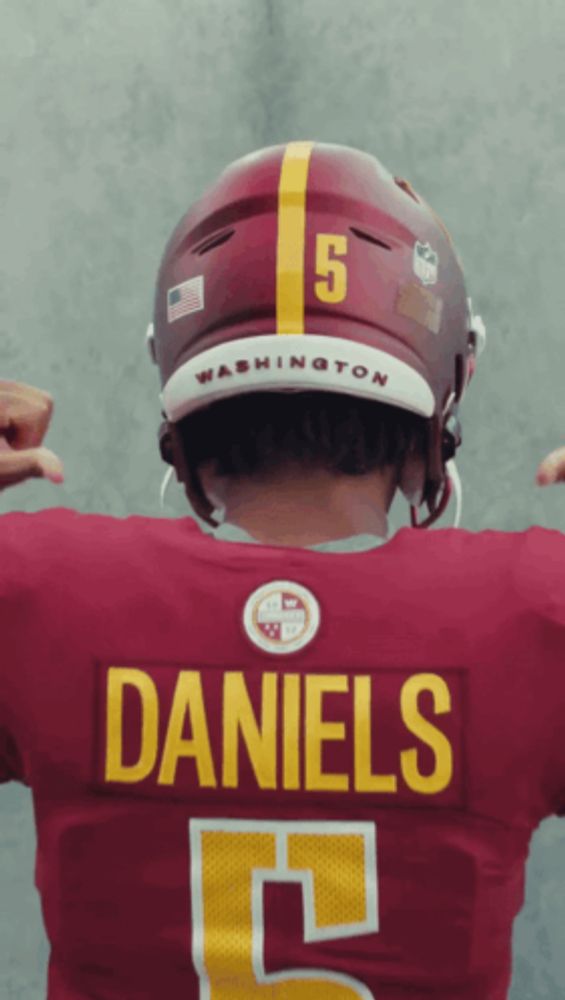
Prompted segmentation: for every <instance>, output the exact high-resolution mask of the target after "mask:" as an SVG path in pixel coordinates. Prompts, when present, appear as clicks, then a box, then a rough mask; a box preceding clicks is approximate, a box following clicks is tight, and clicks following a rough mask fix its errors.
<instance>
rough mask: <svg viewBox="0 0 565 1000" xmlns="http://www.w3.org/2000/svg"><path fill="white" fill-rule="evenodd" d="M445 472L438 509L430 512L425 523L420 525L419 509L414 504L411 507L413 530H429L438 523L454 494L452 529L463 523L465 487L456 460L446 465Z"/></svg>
mask: <svg viewBox="0 0 565 1000" xmlns="http://www.w3.org/2000/svg"><path fill="white" fill-rule="evenodd" d="M445 472H446V475H445V480H444V484H443V492H442V494H441V498H440V501H439V503H438V505H437V507H435V508H434V510H432V511H431V512H430V514H429V516H428V517H427V518H426V519H425V521H421V522H420V523H419V522H418V508H417V507H414V506H413V505H412V504H411V505H410V520H411V522H412V527H413V528H429V527H430V525H431V524H434V523H435V522H436V521H438V520H439V518H440V517H441V515H442V514H443V513H444V512H445V510H446V508H447V505H448V503H449V501H450V499H451V495H452V493H454V494H455V519H454V521H453V525H452V527H454V528H458V527H459V525H460V523H461V509H462V507H463V486H462V484H461V477H460V475H459V471H458V469H457V466H456V464H455V459H454V458H450V459H449V460H448V461H447V462H446V463H445Z"/></svg>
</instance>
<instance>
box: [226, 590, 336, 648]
mask: <svg viewBox="0 0 565 1000" xmlns="http://www.w3.org/2000/svg"><path fill="white" fill-rule="evenodd" d="M319 625H320V605H319V604H318V601H317V600H316V598H315V597H314V594H313V593H312V592H311V591H310V590H307V588H306V587H302V586H301V584H299V583H292V582H291V581H290V580H273V581H272V582H271V583H265V584H263V586H262V587H259V588H258V589H257V590H254V591H253V593H252V594H251V595H250V597H249V598H248V599H247V601H246V604H245V608H244V610H243V627H244V628H245V631H246V633H247V635H248V637H249V639H251V642H252V643H253V644H254V645H255V646H258V647H259V649H263V650H265V652H267V653H295V652H296V651H297V650H299V649H302V648H303V647H304V646H307V645H308V643H309V642H311V641H312V639H313V638H314V636H315V635H316V632H317V631H318V628H319Z"/></svg>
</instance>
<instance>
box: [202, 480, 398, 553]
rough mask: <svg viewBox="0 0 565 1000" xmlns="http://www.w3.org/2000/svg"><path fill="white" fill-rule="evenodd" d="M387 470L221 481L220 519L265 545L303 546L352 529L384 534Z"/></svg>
mask: <svg viewBox="0 0 565 1000" xmlns="http://www.w3.org/2000/svg"><path fill="white" fill-rule="evenodd" d="M393 482H394V480H393V477H392V475H390V474H389V475H387V474H382V473H370V474H368V475H365V476H339V477H338V476H333V475H330V474H328V473H326V472H323V471H321V470H316V471H312V472H308V474H307V475H305V474H304V473H301V475H300V478H298V477H297V475H296V473H289V474H286V475H284V474H279V475H277V476H273V477H270V478H264V479H263V480H258V479H253V480H252V479H246V480H239V481H228V482H227V483H224V484H223V490H222V504H223V506H224V507H225V514H224V522H229V523H230V524H234V525H237V526H238V527H239V528H242V529H243V530H244V531H246V532H248V534H250V535H251V536H252V538H255V539H256V540H257V541H258V542H262V543H263V544H266V545H289V546H298V547H304V546H308V545H317V544H319V543H320V542H327V541H332V540H334V539H338V538H348V537H350V536H352V535H362V534H370V535H377V536H379V537H382V538H384V537H386V535H387V532H388V522H387V511H388V509H389V507H390V504H391V502H392V498H393V495H394V486H393Z"/></svg>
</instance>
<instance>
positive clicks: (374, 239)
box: [350, 226, 392, 250]
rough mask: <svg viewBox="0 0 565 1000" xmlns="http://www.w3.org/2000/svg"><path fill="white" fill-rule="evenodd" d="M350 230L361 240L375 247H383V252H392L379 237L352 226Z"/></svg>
mask: <svg viewBox="0 0 565 1000" xmlns="http://www.w3.org/2000/svg"><path fill="white" fill-rule="evenodd" d="M350 229H351V232H352V233H353V235H354V236H357V237H359V239H360V240H367V243H374V244H375V246H377V247H382V249H383V250H392V247H391V246H390V245H389V244H388V243H385V242H384V241H383V240H380V239H379V238H378V236H372V235H371V233H365V232H364V231H363V230H362V229H357V228H356V227H355V226H351V227H350Z"/></svg>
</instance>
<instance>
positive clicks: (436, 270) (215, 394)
mask: <svg viewBox="0 0 565 1000" xmlns="http://www.w3.org/2000/svg"><path fill="white" fill-rule="evenodd" d="M485 336H486V334H485V328H484V325H483V323H482V321H481V320H480V317H477V316H474V315H473V313H472V309H471V302H470V299H468V297H467V293H466V289H465V282H464V277H463V271H462V266H461V263H460V260H459V257H458V255H457V252H456V250H455V248H454V246H453V243H452V241H451V238H450V236H449V233H448V232H447V230H446V228H445V226H444V225H443V223H442V222H441V220H440V219H439V218H438V216H437V215H436V214H435V212H434V211H433V210H432V209H431V208H430V207H429V205H427V203H426V202H425V201H424V199H423V198H422V197H421V196H420V195H419V194H417V193H416V191H414V189H413V188H412V187H411V185H410V184H409V183H408V182H407V181H405V180H402V179H400V178H398V177H394V176H393V175H392V174H390V173H389V172H388V171H387V170H386V169H385V168H384V167H383V166H382V164H381V163H380V162H379V160H377V159H376V158H375V157H374V156H371V155H369V154H368V153H364V152H361V151H359V150H357V149H352V148H349V147H346V146H338V145H329V144H324V143H314V142H290V143H288V144H286V145H280V146H272V147H269V148H267V149H262V150H259V151H258V152H255V153H251V154H250V155H248V156H245V157H243V158H242V159H239V160H237V161H236V162H235V163H233V164H231V165H230V166H229V167H228V168H227V169H226V170H225V171H224V172H223V174H222V175H221V176H220V178H219V179H218V180H217V181H216V183H215V184H213V185H212V186H211V187H210V188H209V190H208V191H207V192H206V193H205V194H204V196H203V197H202V198H201V199H200V200H199V201H198V202H197V203H196V204H195V205H193V207H192V208H191V209H190V210H189V211H188V212H187V214H186V215H185V216H184V217H183V218H182V219H181V221H180V223H179V224H178V226H177V227H176V229H175V231H174V233H173V234H172V236H171V238H170V240H169V242H168V244H167V247H166V249H165V252H164V255H163V259H162V262H161V266H160V269H159V275H158V280H157V289H156V296H155V310H154V319H153V323H152V324H150V326H149V329H148V332H147V340H148V346H149V351H150V355H151V358H152V360H153V361H154V362H155V363H156V364H157V365H158V367H159V371H160V376H161V386H162V392H161V396H160V399H161V406H162V413H163V417H164V421H163V423H162V425H161V429H160V434H159V437H160V448H161V454H162V456H163V458H164V460H165V461H166V462H168V463H169V464H171V465H172V466H173V467H174V469H175V470H176V474H177V478H178V479H179V481H182V482H184V485H185V489H186V493H187V496H188V498H189V500H190V502H191V503H192V505H193V507H194V509H195V510H196V512H197V514H199V516H200V517H202V518H203V519H204V520H205V521H207V522H208V523H210V524H212V525H216V524H217V522H216V520H215V519H214V517H213V507H212V505H211V503H210V501H209V500H208V498H207V497H206V496H205V494H204V491H203V489H202V485H201V483H200V480H199V477H198V475H197V473H196V470H194V469H189V468H187V467H186V463H185V460H184V456H183V454H182V448H181V443H180V438H179V435H178V433H177V430H176V428H177V425H178V422H179V421H180V420H182V418H183V417H185V416H186V415H187V414H189V413H191V412H192V411H194V410H197V409H199V408H201V407H206V406H208V405H210V404H211V403H213V402H215V401H216V400H219V399H224V398H226V397H229V396H235V395H237V394H240V393H249V392H254V391H259V390H261V391H265V390H270V391H273V392H287V391H288V392H292V391H295V392H296V391H298V392H300V391H306V390H308V391H311V390H323V391H329V392H338V393H347V394H349V395H351V396H360V397H363V398H366V399H374V400H378V401H380V402H385V403H390V404H392V405H394V406H399V407H402V408H404V409H406V410H410V411H412V412H413V413H417V414H420V415H421V416H423V417H425V418H426V419H427V421H428V425H427V426H428V438H427V454H426V456H425V461H424V463H423V465H424V468H423V472H418V471H417V469H420V470H422V462H421V461H420V463H419V465H417V464H413V465H412V467H411V466H410V462H407V464H406V468H405V470H404V473H403V476H402V479H401V481H400V488H401V489H402V491H403V493H404V495H405V496H406V498H407V500H408V502H409V503H410V506H411V515H412V524H413V525H414V526H417V527H427V526H428V525H430V524H432V523H433V522H434V521H435V520H437V518H438V517H439V516H440V515H441V513H442V512H443V511H444V510H445V507H446V506H447V503H448V500H449V496H450V493H451V489H452V486H453V484H455V486H456V488H457V486H458V483H459V479H458V476H457V470H456V468H455V465H454V456H455V453H456V450H457V448H458V447H459V445H460V444H461V425H460V420H459V405H460V403H461V400H462V398H463V395H464V392H465V390H466V387H467V385H468V384H469V382H470V380H471V378H472V375H473V372H474V369H475V362H476V359H477V357H478V356H479V354H480V352H481V350H482V348H483V347H484V343H485ZM460 501H461V495H460V487H459V489H458V504H459V507H460ZM424 503H425V504H426V505H427V508H428V515H427V517H426V519H425V520H424V521H423V522H422V523H421V524H419V523H418V515H417V511H418V508H419V507H421V505H422V504H424Z"/></svg>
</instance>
